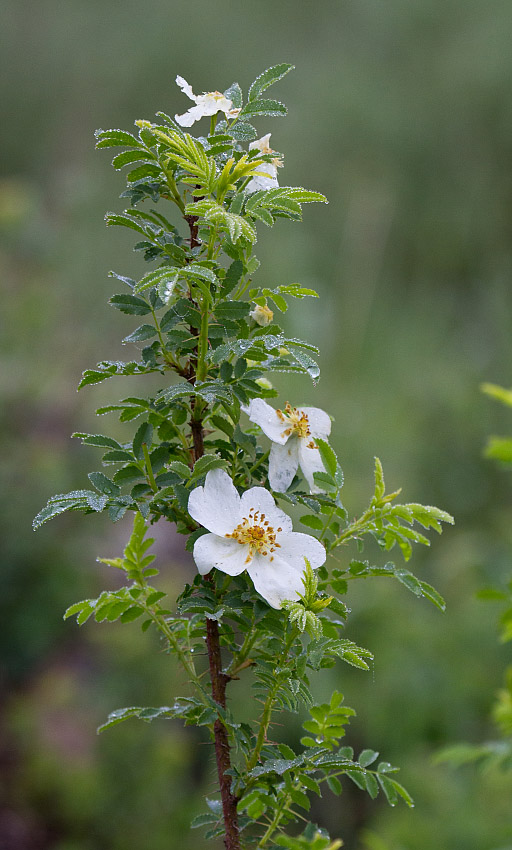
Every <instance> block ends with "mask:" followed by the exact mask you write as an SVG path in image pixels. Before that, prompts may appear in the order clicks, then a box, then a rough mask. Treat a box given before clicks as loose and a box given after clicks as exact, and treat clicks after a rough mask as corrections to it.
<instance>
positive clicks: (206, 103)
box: [174, 76, 240, 127]
mask: <svg viewBox="0 0 512 850" xmlns="http://www.w3.org/2000/svg"><path fill="white" fill-rule="evenodd" d="M176 84H177V85H178V86H179V87H180V89H181V90H182V92H183V93H184V94H186V95H187V97H189V98H190V100H193V101H194V103H195V106H191V107H190V109H189V110H188V112H184V113H183V115H175V116H174V120H175V121H176V122H177V123H178V124H180V125H181V126H182V127H191V126H192V124H194V122H195V121H199V119H200V118H203V117H204V116H207V115H216V114H217V112H223V113H224V114H225V115H226V116H227V117H228V118H236V116H237V115H238V113H239V112H240V110H239V109H235V108H234V107H233V101H231V100H230V99H229V98H228V97H225V96H224V95H223V94H221V92H220V91H209V92H204V93H203V94H199V95H197V94H194V92H193V91H192V86H190V85H189V84H188V83H187V81H186V80H184V79H183V77H180V76H178V77H176Z"/></svg>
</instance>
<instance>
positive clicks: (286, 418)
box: [276, 401, 317, 449]
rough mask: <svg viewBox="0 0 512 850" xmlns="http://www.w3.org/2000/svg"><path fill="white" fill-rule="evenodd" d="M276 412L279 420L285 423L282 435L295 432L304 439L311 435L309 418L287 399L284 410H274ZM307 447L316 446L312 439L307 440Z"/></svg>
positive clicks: (288, 435) (285, 435)
mask: <svg viewBox="0 0 512 850" xmlns="http://www.w3.org/2000/svg"><path fill="white" fill-rule="evenodd" d="M276 413H277V415H278V416H279V419H280V420H281V422H282V423H283V424H284V425H286V428H285V429H284V430H283V434H282V436H283V437H290V436H291V435H292V434H295V435H296V436H297V437H299V439H301V440H306V439H307V438H308V437H311V431H310V430H309V419H308V417H307V415H306V414H305V413H304V411H303V410H298V409H297V408H296V407H292V406H291V404H290V403H289V402H288V401H287V402H286V405H285V408H284V410H276ZM308 448H310V449H316V448H317V446H316V445H315V442H314V440H309V442H308Z"/></svg>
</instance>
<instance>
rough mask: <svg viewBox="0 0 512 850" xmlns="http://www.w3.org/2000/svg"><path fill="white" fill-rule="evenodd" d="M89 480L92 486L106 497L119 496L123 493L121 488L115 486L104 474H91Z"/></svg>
mask: <svg viewBox="0 0 512 850" xmlns="http://www.w3.org/2000/svg"><path fill="white" fill-rule="evenodd" d="M88 478H89V481H90V482H91V484H92V485H93V486H94V487H96V488H97V489H98V490H99V491H100V493H104V494H105V495H106V496H118V495H119V493H120V492H121V488H120V487H118V486H117V484H114V482H113V481H111V480H110V478H107V476H106V475H104V474H103V472H89V475H88Z"/></svg>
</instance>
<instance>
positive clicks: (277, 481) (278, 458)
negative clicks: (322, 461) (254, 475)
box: [268, 435, 323, 493]
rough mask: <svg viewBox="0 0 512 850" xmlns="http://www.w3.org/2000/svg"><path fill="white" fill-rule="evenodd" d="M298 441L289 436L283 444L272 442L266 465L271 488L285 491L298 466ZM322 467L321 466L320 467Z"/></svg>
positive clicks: (281, 491)
mask: <svg viewBox="0 0 512 850" xmlns="http://www.w3.org/2000/svg"><path fill="white" fill-rule="evenodd" d="M299 442H301V441H300V440H298V439H297V437H295V436H293V435H292V436H291V437H290V439H289V440H288V442H287V443H286V445H285V446H280V445H278V443H272V448H271V449H270V459H269V465H268V480H269V483H270V486H271V487H272V490H276V491H277V492H278V493H286V491H287V489H288V487H289V486H290V484H291V483H292V481H293V476H294V475H295V473H296V472H297V469H298V466H299ZM322 469H323V467H322Z"/></svg>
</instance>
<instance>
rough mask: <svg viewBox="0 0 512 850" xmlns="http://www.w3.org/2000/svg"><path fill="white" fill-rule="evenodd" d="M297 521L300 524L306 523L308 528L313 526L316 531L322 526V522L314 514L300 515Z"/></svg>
mask: <svg viewBox="0 0 512 850" xmlns="http://www.w3.org/2000/svg"><path fill="white" fill-rule="evenodd" d="M299 522H301V523H302V525H306V526H307V527H308V528H314V529H315V530H316V531H321V529H322V528H323V527H324V524H323V522H322V520H321V519H320V517H318V516H315V515H314V514H306V515H305V516H301V517H300V519H299Z"/></svg>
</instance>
